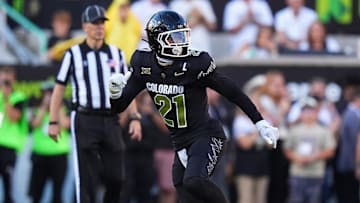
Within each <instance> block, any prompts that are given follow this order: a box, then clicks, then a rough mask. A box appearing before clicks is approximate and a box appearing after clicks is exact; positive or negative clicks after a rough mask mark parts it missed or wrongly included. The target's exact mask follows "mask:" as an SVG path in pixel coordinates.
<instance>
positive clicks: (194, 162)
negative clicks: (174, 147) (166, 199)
mask: <svg viewBox="0 0 360 203" xmlns="http://www.w3.org/2000/svg"><path fill="white" fill-rule="evenodd" d="M224 145H225V139H222V138H216V137H207V136H204V137H200V138H198V139H197V140H196V141H195V142H194V143H192V144H191V145H190V146H188V147H187V148H184V149H182V150H180V151H178V152H177V153H176V155H175V160H174V165H173V182H174V185H175V187H176V192H177V195H178V199H179V202H180V203H226V202H227V201H226V198H225V196H224V194H223V193H222V192H221V190H220V189H219V188H218V187H217V186H216V185H215V184H214V183H213V182H211V181H210V180H209V177H210V176H211V175H212V173H213V172H214V169H215V167H216V164H217V163H218V161H219V160H220V158H221V155H222V152H223V149H224Z"/></svg>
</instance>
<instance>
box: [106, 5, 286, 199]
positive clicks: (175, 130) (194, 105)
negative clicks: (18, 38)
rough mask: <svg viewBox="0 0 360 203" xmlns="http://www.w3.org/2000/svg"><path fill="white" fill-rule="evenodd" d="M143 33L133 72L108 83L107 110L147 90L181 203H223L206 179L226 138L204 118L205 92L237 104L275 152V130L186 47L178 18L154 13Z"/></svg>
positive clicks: (201, 55) (204, 56) (202, 56)
mask: <svg viewBox="0 0 360 203" xmlns="http://www.w3.org/2000/svg"><path fill="white" fill-rule="evenodd" d="M146 32H147V36H148V42H149V45H150V48H151V49H149V50H137V51H136V52H135V53H134V54H133V56H132V59H131V67H132V71H131V72H127V73H126V74H117V75H113V76H112V77H111V78H110V82H109V90H110V95H111V106H112V109H113V110H114V111H116V112H122V111H124V110H125V109H126V107H127V106H128V105H129V103H130V102H131V101H132V100H133V99H134V97H135V96H136V95H137V94H138V93H139V92H140V91H141V90H143V89H147V91H148V92H149V94H150V95H151V97H152V99H153V101H154V103H155V104H156V106H157V108H158V110H159V112H160V114H161V116H162V118H163V120H164V122H165V124H166V125H167V127H168V128H169V130H170V135H171V139H172V143H173V146H174V149H175V151H176V156H175V160H174V165H173V182H174V185H175V187H176V191H177V194H178V198H179V200H180V202H186V203H189V202H191V203H192V202H194V203H195V202H196V203H199V202H205V203H225V202H226V199H225V197H224V195H223V194H222V192H221V191H220V190H219V189H218V188H217V186H216V185H215V184H214V183H212V182H211V181H210V180H209V176H211V174H212V173H213V171H214V168H215V166H216V164H217V162H218V161H219V159H220V157H221V154H222V151H223V149H224V144H225V139H226V138H225V135H224V132H223V128H222V127H221V124H220V122H219V121H217V120H213V119H211V118H210V117H209V114H208V103H207V96H206V88H207V87H209V88H211V89H214V90H216V91H217V92H219V93H220V94H222V95H224V96H225V97H226V98H228V99H229V100H230V101H232V102H234V103H235V104H237V105H238V106H239V107H240V108H241V109H242V110H243V111H244V112H245V113H246V114H247V116H249V118H250V119H251V120H252V122H253V123H254V124H255V125H256V127H257V129H258V130H259V132H260V135H261V136H262V137H263V138H264V139H265V140H266V141H267V142H268V143H269V144H272V145H273V146H274V147H276V141H277V139H278V137H279V133H278V129H277V128H274V127H272V126H271V125H270V124H269V123H268V122H267V121H265V120H263V118H262V116H261V114H260V113H259V112H258V110H257V109H256V107H255V106H254V104H253V103H252V102H251V100H250V99H249V98H248V97H247V96H246V95H245V94H244V93H243V92H242V91H241V89H240V87H238V86H237V85H235V83H234V82H233V81H231V80H230V79H229V78H227V77H226V76H224V75H222V74H221V73H219V72H218V71H217V70H216V65H215V63H214V60H213V59H212V58H211V57H210V56H209V54H208V53H206V52H201V51H196V50H191V49H190V48H189V47H190V29H189V27H188V25H187V23H186V21H185V20H184V18H183V17H182V16H180V15H179V14H177V13H176V12H173V11H160V12H158V13H155V14H154V15H153V16H152V17H151V19H150V20H149V22H148V23H147V26H146Z"/></svg>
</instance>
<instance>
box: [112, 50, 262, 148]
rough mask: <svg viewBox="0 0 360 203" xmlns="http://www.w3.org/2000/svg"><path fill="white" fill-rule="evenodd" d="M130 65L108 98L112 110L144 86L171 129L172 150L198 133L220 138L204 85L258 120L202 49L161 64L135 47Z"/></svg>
mask: <svg viewBox="0 0 360 203" xmlns="http://www.w3.org/2000/svg"><path fill="white" fill-rule="evenodd" d="M131 67H132V69H133V70H132V71H133V73H132V75H131V77H130V79H129V80H128V82H127V85H126V87H125V88H124V90H123V93H122V95H121V97H120V98H119V99H116V100H111V106H112V109H113V110H115V111H116V112H121V111H123V110H125V108H126V107H127V106H128V105H129V103H130V102H131V101H132V100H133V99H134V97H135V96H136V95H137V94H138V93H139V92H140V91H141V90H143V89H147V91H148V92H149V94H150V95H151V97H152V99H153V101H154V103H155V105H156V107H157V109H158V111H159V112H160V114H161V116H162V118H163V120H164V122H165V124H166V125H167V127H168V128H169V130H170V132H171V138H172V141H173V145H174V147H175V149H180V148H183V147H185V146H186V145H188V144H190V143H191V142H192V141H194V139H196V137H198V136H215V137H222V138H224V133H223V130H222V126H221V124H220V122H219V121H216V120H212V119H211V118H210V117H209V114H208V102H207V95H206V88H207V87H209V88H211V89H213V90H215V91H217V92H219V93H220V94H222V95H224V96H225V97H226V98H228V99H229V100H230V101H232V102H234V103H236V104H237V105H238V106H240V108H241V109H242V110H243V111H244V112H245V113H246V114H247V115H248V116H249V117H250V119H251V120H252V121H253V122H257V121H259V120H261V119H262V117H261V115H260V113H259V112H258V111H257V109H256V107H255V106H254V105H253V103H252V102H251V101H250V100H249V98H248V97H247V96H246V95H244V94H243V93H242V91H241V89H240V88H239V87H238V86H237V85H235V83H234V82H232V81H231V80H230V79H229V78H228V77H225V76H224V75H223V74H221V73H218V72H217V71H216V65H215V63H214V61H213V59H212V58H211V57H210V56H209V54H208V53H206V52H199V51H193V50H192V51H191V55H190V56H188V57H186V58H183V59H177V60H175V61H174V63H173V64H172V65H171V66H167V67H163V66H160V65H159V64H158V62H157V59H156V56H155V53H154V52H153V51H141V50H137V51H136V52H135V53H134V54H133V56H132V59H131Z"/></svg>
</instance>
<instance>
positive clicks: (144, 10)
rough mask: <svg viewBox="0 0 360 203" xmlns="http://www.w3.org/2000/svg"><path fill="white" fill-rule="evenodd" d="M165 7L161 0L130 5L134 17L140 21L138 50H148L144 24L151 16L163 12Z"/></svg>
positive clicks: (139, 0)
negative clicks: (140, 31)
mask: <svg viewBox="0 0 360 203" xmlns="http://www.w3.org/2000/svg"><path fill="white" fill-rule="evenodd" d="M166 8H167V7H166V5H165V4H164V3H162V0H138V1H135V2H134V3H133V4H132V5H131V10H132V12H133V13H134V14H135V16H136V17H137V18H138V19H139V20H140V23H141V30H142V33H141V38H142V39H143V40H140V42H139V45H138V48H140V49H142V48H149V45H148V43H147V42H146V41H144V40H147V36H146V32H145V27H146V23H147V22H148V21H149V19H150V18H151V16H152V15H154V14H155V13H156V12H158V11H161V10H165V9H166Z"/></svg>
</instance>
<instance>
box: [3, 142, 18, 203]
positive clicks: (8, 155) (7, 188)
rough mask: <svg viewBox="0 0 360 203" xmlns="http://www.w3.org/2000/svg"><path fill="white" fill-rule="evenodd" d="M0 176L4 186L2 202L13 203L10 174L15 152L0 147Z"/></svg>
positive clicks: (13, 164) (12, 171)
mask: <svg viewBox="0 0 360 203" xmlns="http://www.w3.org/2000/svg"><path fill="white" fill-rule="evenodd" d="M0 157H1V158H0V174H2V179H3V183H4V184H3V185H4V200H5V202H6V203H13V202H14V200H13V197H12V193H11V190H12V174H13V173H14V168H15V162H16V151H15V150H14V149H10V148H6V147H0Z"/></svg>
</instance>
